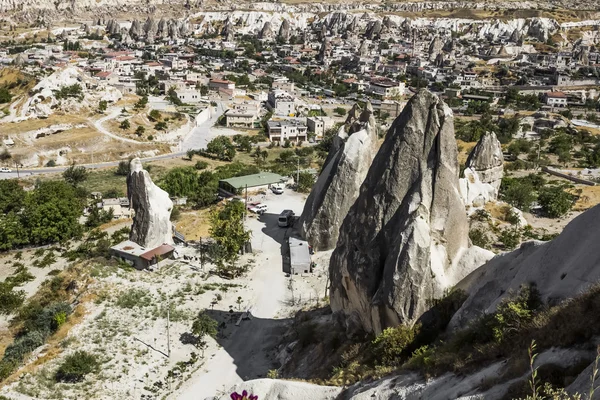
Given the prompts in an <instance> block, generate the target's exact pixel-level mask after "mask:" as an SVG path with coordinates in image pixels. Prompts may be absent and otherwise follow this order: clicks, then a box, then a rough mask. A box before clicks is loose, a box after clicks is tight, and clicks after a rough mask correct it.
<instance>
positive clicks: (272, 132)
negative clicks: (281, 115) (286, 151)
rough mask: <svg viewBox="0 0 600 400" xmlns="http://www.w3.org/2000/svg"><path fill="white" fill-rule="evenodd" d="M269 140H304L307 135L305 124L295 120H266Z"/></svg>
mask: <svg viewBox="0 0 600 400" xmlns="http://www.w3.org/2000/svg"><path fill="white" fill-rule="evenodd" d="M267 130H268V134H269V140H270V141H272V142H284V141H286V140H289V141H291V142H294V143H301V142H305V141H306V140H307V137H308V128H307V126H306V125H304V124H303V123H301V122H300V121H296V120H284V121H269V122H267Z"/></svg>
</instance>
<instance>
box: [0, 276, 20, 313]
mask: <svg viewBox="0 0 600 400" xmlns="http://www.w3.org/2000/svg"><path fill="white" fill-rule="evenodd" d="M24 300H25V292H24V291H22V290H13V286H12V285H10V284H7V283H6V282H2V283H0V314H4V315H6V314H10V313H12V312H14V311H15V310H16V309H17V308H19V307H20V306H21V305H22V304H23V301H24Z"/></svg>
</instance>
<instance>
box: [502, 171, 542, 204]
mask: <svg viewBox="0 0 600 400" xmlns="http://www.w3.org/2000/svg"><path fill="white" fill-rule="evenodd" d="M500 194H501V197H502V199H503V200H504V201H506V202H507V203H508V204H510V205H512V206H514V207H517V208H518V209H520V210H523V211H529V208H530V207H531V203H533V202H534V201H535V200H536V197H537V196H536V194H535V188H534V186H533V185H532V184H531V183H530V182H527V181H525V180H521V179H514V178H503V179H502V184H501V186H500Z"/></svg>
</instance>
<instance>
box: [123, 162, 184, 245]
mask: <svg viewBox="0 0 600 400" xmlns="http://www.w3.org/2000/svg"><path fill="white" fill-rule="evenodd" d="M127 197H128V198H129V203H130V205H131V207H132V208H133V210H134V211H135V216H134V217H133V225H132V227H131V232H130V234H129V240H131V241H132V242H135V243H137V244H139V245H140V246H143V247H146V248H148V249H151V248H155V247H157V246H160V245H162V244H164V243H167V244H172V243H173V227H172V225H171V220H170V219H171V210H172V209H173V202H172V201H171V199H170V198H169V194H168V193H167V192H165V191H164V190H162V189H161V188H159V187H158V186H156V185H155V184H154V182H152V179H150V175H149V174H148V171H146V170H145V169H143V167H142V162H141V161H140V159H139V158H134V159H133V160H131V165H130V168H129V176H128V177H127Z"/></svg>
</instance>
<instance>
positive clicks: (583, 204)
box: [570, 185, 600, 211]
mask: <svg viewBox="0 0 600 400" xmlns="http://www.w3.org/2000/svg"><path fill="white" fill-rule="evenodd" d="M570 191H571V193H573V194H576V195H578V196H579V197H578V198H577V201H576V202H575V205H574V206H573V210H574V211H585V210H588V209H590V208H592V207H594V206H595V205H597V204H600V186H587V185H577V187H576V188H575V189H571V190H570Z"/></svg>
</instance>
